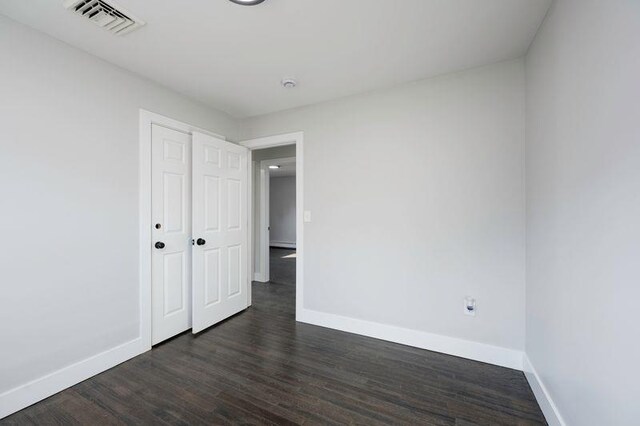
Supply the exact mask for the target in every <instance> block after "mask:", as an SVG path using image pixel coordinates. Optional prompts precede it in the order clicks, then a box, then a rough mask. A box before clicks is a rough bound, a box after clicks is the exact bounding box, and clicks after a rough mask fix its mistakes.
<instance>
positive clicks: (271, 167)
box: [269, 166, 280, 169]
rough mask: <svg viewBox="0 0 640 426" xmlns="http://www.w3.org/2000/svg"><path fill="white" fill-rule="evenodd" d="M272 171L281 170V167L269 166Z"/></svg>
mask: <svg viewBox="0 0 640 426" xmlns="http://www.w3.org/2000/svg"><path fill="white" fill-rule="evenodd" d="M269 168H270V169H279V168H280V166H269Z"/></svg>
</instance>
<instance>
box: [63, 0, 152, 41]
mask: <svg viewBox="0 0 640 426" xmlns="http://www.w3.org/2000/svg"><path fill="white" fill-rule="evenodd" d="M63 5H64V7H65V8H67V9H69V10H71V11H72V12H74V13H76V14H78V15H80V16H82V17H84V18H86V19H89V20H90V21H92V22H94V23H95V24H97V25H99V26H101V27H102V28H104V29H106V30H109V31H110V32H112V33H114V34H118V35H123V34H126V33H129V32H131V31H133V30H135V29H137V28H140V27H141V26H143V25H144V24H145V22H144V21H143V20H141V19H138V18H136V17H135V16H133V15H132V14H131V13H129V12H128V11H127V10H126V9H123V8H121V7H120V6H118V5H116V4H115V3H114V2H113V1H109V2H108V3H107V2H106V1H105V0H65V2H64V3H63Z"/></svg>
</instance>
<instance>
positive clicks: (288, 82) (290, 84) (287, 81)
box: [282, 78, 298, 89]
mask: <svg viewBox="0 0 640 426" xmlns="http://www.w3.org/2000/svg"><path fill="white" fill-rule="evenodd" d="M297 85H298V82H297V81H295V80H294V79H292V78H284V79H282V87H284V88H285V89H293V88H294V87H296V86H297Z"/></svg>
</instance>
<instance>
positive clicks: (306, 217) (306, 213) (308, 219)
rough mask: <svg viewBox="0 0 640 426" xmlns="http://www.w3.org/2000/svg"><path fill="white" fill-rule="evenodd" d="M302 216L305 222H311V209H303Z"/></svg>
mask: <svg viewBox="0 0 640 426" xmlns="http://www.w3.org/2000/svg"><path fill="white" fill-rule="evenodd" d="M302 216H303V220H304V221H305V222H307V223H308V222H311V210H305V211H304V213H303V215H302Z"/></svg>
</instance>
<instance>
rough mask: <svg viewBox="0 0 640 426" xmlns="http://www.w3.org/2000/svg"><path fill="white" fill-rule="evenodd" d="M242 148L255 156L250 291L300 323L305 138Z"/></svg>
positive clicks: (293, 137) (299, 136)
mask: <svg viewBox="0 0 640 426" xmlns="http://www.w3.org/2000/svg"><path fill="white" fill-rule="evenodd" d="M241 145H244V146H246V147H247V148H249V149H250V150H251V151H250V154H249V156H250V160H251V168H252V178H251V185H252V192H251V197H250V199H251V204H252V206H251V208H250V213H251V215H252V218H251V224H252V231H251V248H252V254H253V259H252V261H251V262H250V263H251V267H252V270H251V277H252V278H253V284H252V291H253V292H256V293H258V292H259V293H260V298H259V300H260V301H261V302H262V301H264V303H273V304H274V306H283V301H284V302H285V304H286V305H288V306H286V309H287V310H289V309H290V311H291V313H292V314H294V312H295V316H296V318H298V317H299V314H300V313H301V311H302V300H303V293H302V292H303V286H302V278H303V263H302V260H303V247H302V242H303V229H302V225H303V211H302V208H303V199H302V196H303V193H302V188H303V186H302V173H303V168H302V133H292V134H287V135H278V136H271V137H266V138H260V139H254V140H250V141H246V142H243V143H241ZM265 292H268V293H269V294H268V295H267V294H266V293H265ZM274 295H278V297H280V298H279V299H278V300H275V299H274ZM289 299H291V303H288V302H287V301H288V300H289ZM254 300H256V301H257V300H258V297H256V298H255V299H254ZM294 300H295V303H293V301H294ZM252 303H253V302H252ZM294 308H295V310H294Z"/></svg>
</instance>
